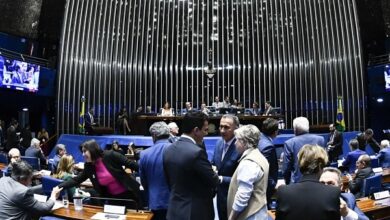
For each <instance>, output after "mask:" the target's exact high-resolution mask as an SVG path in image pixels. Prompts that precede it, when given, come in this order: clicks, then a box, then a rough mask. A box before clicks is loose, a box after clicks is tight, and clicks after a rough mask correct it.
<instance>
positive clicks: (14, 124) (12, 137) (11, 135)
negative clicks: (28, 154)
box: [5, 119, 19, 151]
mask: <svg viewBox="0 0 390 220" xmlns="http://www.w3.org/2000/svg"><path fill="white" fill-rule="evenodd" d="M18 125H19V124H18V121H16V120H15V119H12V121H11V124H10V126H9V127H8V129H7V144H6V145H5V150H6V151H9V150H10V149H11V148H14V147H16V148H19V138H18V135H17V134H16V129H17V128H18Z"/></svg>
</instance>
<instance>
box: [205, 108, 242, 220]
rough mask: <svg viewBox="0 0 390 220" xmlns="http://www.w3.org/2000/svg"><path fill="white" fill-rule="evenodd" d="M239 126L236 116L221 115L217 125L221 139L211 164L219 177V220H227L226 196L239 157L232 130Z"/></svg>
mask: <svg viewBox="0 0 390 220" xmlns="http://www.w3.org/2000/svg"><path fill="white" fill-rule="evenodd" d="M239 126H240V121H239V119H238V117H237V116H234V115H223V116H222V118H221V121H220V124H219V131H220V133H221V136H222V139H221V140H219V141H218V142H217V144H216V146H215V148H214V155H213V159H212V161H211V164H212V165H214V166H216V169H217V171H218V175H219V182H220V184H219V185H218V188H217V208H218V217H219V219H220V220H227V217H228V216H227V207H226V205H227V195H228V191H229V184H230V179H231V177H232V176H233V174H234V171H235V170H236V168H237V166H238V160H239V159H240V157H241V155H240V154H239V153H238V152H237V150H236V144H235V143H236V138H235V137H234V130H236V129H237V128H238V127H239Z"/></svg>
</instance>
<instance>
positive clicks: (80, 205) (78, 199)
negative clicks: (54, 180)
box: [73, 188, 83, 211]
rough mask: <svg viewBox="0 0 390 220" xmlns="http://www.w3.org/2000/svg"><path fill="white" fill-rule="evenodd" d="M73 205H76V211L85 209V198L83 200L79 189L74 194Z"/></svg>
mask: <svg viewBox="0 0 390 220" xmlns="http://www.w3.org/2000/svg"><path fill="white" fill-rule="evenodd" d="M73 203H74V209H75V210H76V211H79V210H82V209H83V198H82V196H81V194H80V192H79V189H78V188H76V191H75V192H74V196H73Z"/></svg>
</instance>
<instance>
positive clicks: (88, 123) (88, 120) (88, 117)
mask: <svg viewBox="0 0 390 220" xmlns="http://www.w3.org/2000/svg"><path fill="white" fill-rule="evenodd" d="M93 113H94V108H93V107H91V108H89V111H88V112H87V114H85V115H84V120H85V133H86V134H90V135H91V134H93V131H92V127H93V126H96V123H95V120H94V118H93Z"/></svg>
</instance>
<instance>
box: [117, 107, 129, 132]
mask: <svg viewBox="0 0 390 220" xmlns="http://www.w3.org/2000/svg"><path fill="white" fill-rule="evenodd" d="M116 122H117V124H118V128H119V134H123V135H126V134H129V133H130V132H131V129H130V127H129V115H128V114H127V109H126V108H122V109H121V111H120V112H119V113H118V116H117V118H116Z"/></svg>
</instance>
